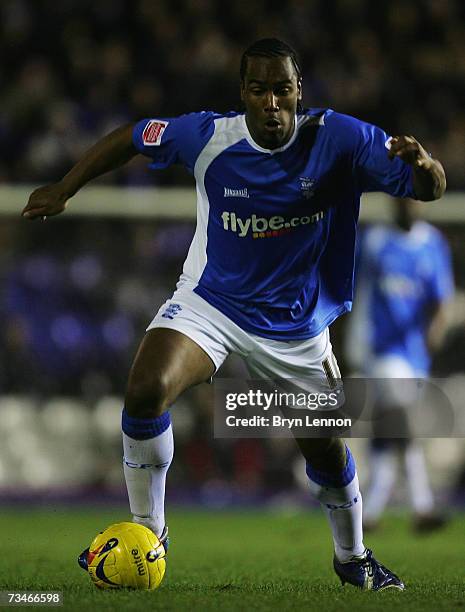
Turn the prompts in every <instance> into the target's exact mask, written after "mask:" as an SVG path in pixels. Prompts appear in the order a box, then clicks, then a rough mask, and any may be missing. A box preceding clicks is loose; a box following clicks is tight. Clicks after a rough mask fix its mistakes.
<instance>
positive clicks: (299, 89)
mask: <svg viewBox="0 0 465 612" xmlns="http://www.w3.org/2000/svg"><path fill="white" fill-rule="evenodd" d="M297 100H302V79H298V80H297Z"/></svg>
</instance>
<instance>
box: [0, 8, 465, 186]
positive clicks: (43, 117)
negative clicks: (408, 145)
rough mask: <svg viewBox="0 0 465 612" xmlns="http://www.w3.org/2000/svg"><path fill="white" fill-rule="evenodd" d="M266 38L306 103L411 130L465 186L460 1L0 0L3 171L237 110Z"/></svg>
mask: <svg viewBox="0 0 465 612" xmlns="http://www.w3.org/2000/svg"><path fill="white" fill-rule="evenodd" d="M270 35H276V36H279V37H282V38H283V39H284V40H286V41H288V42H289V43H290V44H291V45H293V46H294V47H295V48H296V49H297V51H298V52H299V54H300V57H301V63H302V67H303V84H304V102H305V104H306V105H308V106H317V107H325V106H331V107H333V108H335V109H337V110H338V111H340V112H345V113H349V114H355V115H356V116H358V117H360V118H362V119H364V120H366V121H371V122H373V123H376V124H378V125H380V126H381V127H383V128H384V129H385V130H386V131H387V132H389V133H396V132H402V133H412V134H414V135H416V136H417V137H418V139H419V140H420V141H421V142H424V143H425V145H426V146H427V147H428V148H429V149H430V150H431V151H432V152H433V153H434V154H435V155H436V156H437V157H438V158H439V159H441V160H443V162H444V164H445V165H446V167H447V171H448V180H449V187H450V188H452V189H462V188H465V174H464V172H463V153H462V152H463V150H464V146H465V110H464V109H465V5H464V3H463V2H461V0H378V1H377V2H371V1H370V0H332V1H331V2H327V1H325V0H310V1H309V0H286V2H277V1H265V0H249V1H247V2H242V1H241V2H227V3H224V2H216V1H215V0H157V1H154V0H80V1H79V2H78V1H77V0H61V1H60V2H58V3H57V2H54V1H53V0H34V1H31V0H2V2H1V3H0V54H1V57H2V70H1V72H0V83H1V90H2V96H1V100H0V138H1V141H2V143H3V144H2V155H1V159H0V180H3V181H14V182H41V181H50V180H52V179H54V178H58V177H60V176H61V175H62V174H63V172H65V171H66V170H67V169H68V168H69V166H70V164H71V163H72V162H73V160H75V159H76V157H77V156H78V155H79V154H80V153H81V152H82V151H83V150H84V149H85V148H86V147H88V146H89V145H90V144H91V143H93V142H94V141H95V139H96V138H97V137H99V136H101V135H103V134H105V133H106V132H108V131H109V130H111V129H112V128H113V127H115V126H117V125H119V124H121V123H122V122H126V121H131V120H136V119H140V118H143V117H146V116H153V115H158V116H168V117H169V116H172V115H177V114H180V113H185V112H190V111H198V110H208V109H212V110H218V111H226V110H231V109H232V108H237V107H238V105H239V95H238V93H239V92H238V85H239V76H238V69H239V60H240V56H241V53H242V52H243V51H244V49H245V48H246V47H247V46H248V45H249V44H250V43H251V42H253V41H254V40H255V39H256V38H259V37H263V36H270ZM106 180H108V181H112V182H114V181H118V182H120V183H139V182H147V181H149V180H154V181H163V182H164V183H172V182H173V181H177V182H178V181H179V180H184V181H185V180H186V178H185V174H183V173H178V172H176V171H174V172H171V173H163V174H160V175H159V176H158V177H152V178H149V177H148V176H147V174H146V173H145V172H140V171H137V169H135V168H134V167H131V168H130V169H128V170H124V171H122V172H120V173H119V174H113V175H111V176H109V177H108V179H106Z"/></svg>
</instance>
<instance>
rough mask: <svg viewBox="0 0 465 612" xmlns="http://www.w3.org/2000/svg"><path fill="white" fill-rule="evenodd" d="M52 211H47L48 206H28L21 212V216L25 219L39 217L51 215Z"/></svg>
mask: <svg viewBox="0 0 465 612" xmlns="http://www.w3.org/2000/svg"><path fill="white" fill-rule="evenodd" d="M49 215H50V212H48V211H47V207H46V206H41V207H39V208H33V209H27V207H26V208H25V209H24V210H23V212H22V213H21V216H22V217H24V218H25V219H31V220H34V219H38V218H39V217H44V216H49Z"/></svg>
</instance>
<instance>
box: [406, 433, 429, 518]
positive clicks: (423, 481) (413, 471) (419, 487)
mask: <svg viewBox="0 0 465 612" xmlns="http://www.w3.org/2000/svg"><path fill="white" fill-rule="evenodd" d="M405 471H406V475H407V484H408V488H409V494H410V503H411V504H412V507H413V509H414V510H415V512H416V513H417V514H428V513H429V512H432V510H433V508H434V499H433V493H432V491H431V488H430V485H429V478H428V472H427V471H426V462H425V454H424V452H423V449H422V448H421V447H420V446H419V445H418V444H416V443H415V442H412V443H410V444H409V445H408V446H407V448H406V449H405Z"/></svg>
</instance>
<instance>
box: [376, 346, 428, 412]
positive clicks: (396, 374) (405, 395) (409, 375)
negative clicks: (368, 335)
mask: <svg viewBox="0 0 465 612" xmlns="http://www.w3.org/2000/svg"><path fill="white" fill-rule="evenodd" d="M369 374H370V376H371V377H372V378H373V379H374V380H375V389H376V400H377V404H378V406H381V407H382V406H388V407H392V406H403V407H405V408H407V407H408V406H410V405H412V404H414V403H415V402H416V401H417V400H418V398H419V390H418V385H417V380H418V379H419V378H423V377H424V373H422V372H417V371H415V369H414V368H413V367H412V365H411V364H410V363H409V362H408V361H407V360H406V359H404V358H403V357H401V356H399V355H389V354H388V355H380V356H375V357H373V359H372V360H371V361H370V368H369Z"/></svg>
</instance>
